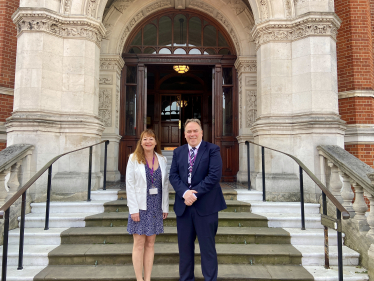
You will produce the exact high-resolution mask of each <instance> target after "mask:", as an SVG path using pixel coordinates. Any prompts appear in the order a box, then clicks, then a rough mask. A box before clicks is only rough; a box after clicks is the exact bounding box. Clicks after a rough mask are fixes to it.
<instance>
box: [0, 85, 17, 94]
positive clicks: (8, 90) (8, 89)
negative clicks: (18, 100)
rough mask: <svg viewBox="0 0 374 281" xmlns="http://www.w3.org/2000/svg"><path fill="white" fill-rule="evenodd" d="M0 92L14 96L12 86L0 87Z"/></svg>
mask: <svg viewBox="0 0 374 281" xmlns="http://www.w3.org/2000/svg"><path fill="white" fill-rule="evenodd" d="M0 94H2V95H8V96H14V89H13V88H5V87H0Z"/></svg>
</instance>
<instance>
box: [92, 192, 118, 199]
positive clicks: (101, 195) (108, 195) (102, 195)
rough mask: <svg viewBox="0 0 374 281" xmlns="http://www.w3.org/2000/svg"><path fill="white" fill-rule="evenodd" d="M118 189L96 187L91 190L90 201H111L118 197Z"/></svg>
mask: <svg viewBox="0 0 374 281" xmlns="http://www.w3.org/2000/svg"><path fill="white" fill-rule="evenodd" d="M119 191H120V189H107V190H103V189H98V190H95V191H92V192H91V200H92V201H103V200H104V201H113V200H116V199H118V192H119Z"/></svg>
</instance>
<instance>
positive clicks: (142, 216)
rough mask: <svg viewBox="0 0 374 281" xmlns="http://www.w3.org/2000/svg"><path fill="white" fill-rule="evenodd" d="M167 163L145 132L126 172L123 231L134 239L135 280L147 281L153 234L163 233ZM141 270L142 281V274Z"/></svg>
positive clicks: (149, 273)
mask: <svg viewBox="0 0 374 281" xmlns="http://www.w3.org/2000/svg"><path fill="white" fill-rule="evenodd" d="M166 166H167V161H166V158H165V157H164V156H162V155H161V145H160V142H159V141H158V140H157V137H156V135H155V133H154V132H153V131H152V130H145V131H144V132H143V133H142V134H141V136H140V139H139V141H138V144H137V146H136V149H135V151H134V153H133V154H131V155H130V158H129V161H128V163H127V170H126V193H127V206H128V207H129V219H128V224H127V231H128V232H129V233H130V234H132V235H133V237H134V247H133V251H132V262H133V265H134V270H135V275H136V280H137V281H143V280H144V281H150V280H151V272H152V266H153V258H154V243H155V240H156V235H157V234H160V233H163V232H164V226H163V219H166V218H167V216H168V212H169V184H168V176H167V171H166ZM143 267H144V279H143V278H142V271H143Z"/></svg>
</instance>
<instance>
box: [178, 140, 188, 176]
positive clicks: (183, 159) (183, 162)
mask: <svg viewBox="0 0 374 281" xmlns="http://www.w3.org/2000/svg"><path fill="white" fill-rule="evenodd" d="M188 157H189V155H188V145H187V144H185V145H184V146H183V149H182V151H181V155H180V159H179V161H180V163H179V165H180V170H179V171H181V180H182V181H183V182H184V183H187V178H188V166H187V163H188Z"/></svg>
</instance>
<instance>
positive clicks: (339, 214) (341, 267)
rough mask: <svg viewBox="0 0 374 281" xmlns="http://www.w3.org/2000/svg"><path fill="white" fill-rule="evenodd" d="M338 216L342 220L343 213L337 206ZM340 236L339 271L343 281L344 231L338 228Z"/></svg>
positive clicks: (340, 280) (340, 278)
mask: <svg viewBox="0 0 374 281" xmlns="http://www.w3.org/2000/svg"><path fill="white" fill-rule="evenodd" d="M336 218H337V219H338V220H339V221H341V219H342V214H341V212H340V211H339V209H338V208H336ZM337 236H338V271H339V281H343V243H342V233H341V232H340V231H339V229H338V230H337Z"/></svg>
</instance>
